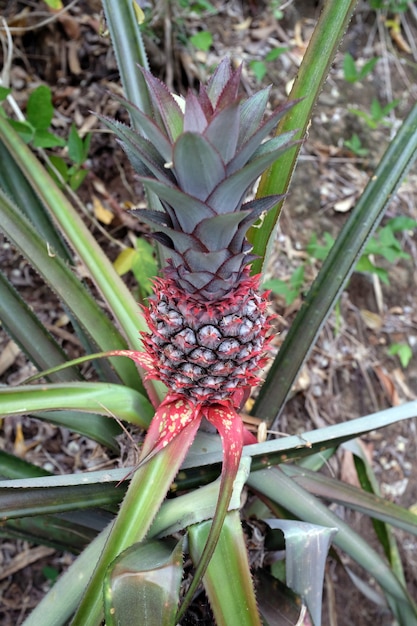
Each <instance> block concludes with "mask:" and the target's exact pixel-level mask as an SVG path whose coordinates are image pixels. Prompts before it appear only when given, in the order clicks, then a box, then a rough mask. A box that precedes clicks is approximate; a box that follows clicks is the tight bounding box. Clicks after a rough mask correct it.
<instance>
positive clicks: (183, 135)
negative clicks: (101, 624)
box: [103, 59, 294, 301]
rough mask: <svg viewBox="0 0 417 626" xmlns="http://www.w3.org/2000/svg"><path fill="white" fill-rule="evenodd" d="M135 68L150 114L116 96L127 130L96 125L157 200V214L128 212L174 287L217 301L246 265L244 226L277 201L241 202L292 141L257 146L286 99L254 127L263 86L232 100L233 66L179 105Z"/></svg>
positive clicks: (282, 138) (264, 98) (261, 110)
mask: <svg viewBox="0 0 417 626" xmlns="http://www.w3.org/2000/svg"><path fill="white" fill-rule="evenodd" d="M140 71H141V72H142V74H143V76H144V79H145V82H146V84H147V87H148V91H149V96H150V101H151V104H152V115H151V116H150V115H147V114H145V113H144V112H143V111H141V110H140V109H138V108H137V107H136V106H135V105H134V104H132V103H130V102H127V101H125V100H122V103H123V105H124V106H125V108H127V109H128V111H129V113H130V115H131V120H132V126H133V127H127V126H125V125H123V124H121V123H120V122H117V121H114V120H109V119H103V121H104V122H105V123H106V124H107V125H108V126H109V127H110V128H111V129H113V130H114V132H115V134H116V135H117V137H118V138H119V140H120V142H121V144H122V146H123V148H124V149H125V151H126V153H127V155H128V157H129V159H130V161H131V163H132V165H133V167H134V169H135V170H136V172H137V173H138V175H139V179H140V180H141V181H142V183H143V184H144V186H145V188H146V189H147V190H148V191H151V192H154V194H156V196H157V198H158V201H157V203H158V205H157V207H156V208H157V210H149V209H141V210H136V211H134V213H135V214H137V215H138V216H139V217H140V218H141V219H142V220H143V221H145V222H146V223H148V224H149V225H151V227H152V228H153V229H154V233H153V236H154V238H155V239H157V240H158V241H159V242H160V243H162V244H163V245H164V246H165V247H167V248H168V249H169V257H170V259H169V270H168V271H169V273H170V275H171V277H173V278H174V280H175V281H176V282H177V284H178V285H179V287H180V288H182V289H184V290H185V291H186V292H187V294H190V295H193V296H194V297H195V298H196V299H204V300H210V301H213V300H218V299H221V298H222V297H223V296H224V295H227V294H228V293H230V291H231V290H233V289H234V288H235V286H236V285H237V284H238V283H239V281H240V280H241V278H242V272H243V269H244V267H245V266H246V265H247V263H249V262H250V261H251V260H253V257H252V256H251V255H250V254H249V252H250V245H249V243H248V242H247V240H246V233H247V230H248V228H249V227H250V226H251V225H252V224H253V223H254V222H255V221H256V220H257V219H258V218H259V217H260V216H261V214H262V213H263V212H265V211H268V210H269V209H271V208H272V207H273V206H274V205H276V203H277V202H278V201H279V199H280V198H281V197H282V196H268V197H265V198H260V199H256V200H252V201H250V202H246V203H244V198H245V195H246V194H247V192H248V190H249V189H250V188H251V186H252V185H253V184H254V182H255V180H256V179H257V178H258V177H259V176H260V174H262V172H263V171H264V170H265V169H266V168H267V167H269V166H270V165H271V164H272V163H273V162H274V161H275V160H276V159H277V157H278V156H279V155H280V154H281V153H283V152H284V151H285V150H287V149H288V148H289V147H291V146H292V145H293V143H291V139H292V137H293V134H294V133H285V134H282V135H279V136H276V137H274V138H272V139H268V140H266V141H265V138H266V137H267V135H268V134H269V133H270V132H271V131H272V129H273V128H274V127H275V125H276V124H277V122H278V121H279V119H280V118H281V117H282V116H283V115H284V114H285V113H286V112H287V111H288V109H289V108H290V107H291V106H292V105H293V103H289V104H287V105H285V106H282V107H280V108H279V109H277V110H276V111H275V112H273V113H272V115H271V116H270V117H269V118H268V119H267V120H266V121H263V117H264V114H265V110H266V106H267V102H268V97H269V92H270V88H266V89H262V90H261V91H259V92H257V93H255V94H254V95H252V96H250V97H249V98H247V99H246V100H244V99H242V98H240V97H239V94H238V91H239V86H240V79H241V67H239V68H238V69H236V70H233V69H232V67H231V64H230V61H229V60H228V59H225V60H224V61H223V62H222V63H220V65H219V66H218V67H217V69H216V70H215V72H214V74H213V75H212V77H211V79H210V80H209V82H208V84H207V86H204V85H201V86H200V90H199V93H198V94H197V95H196V94H194V93H193V92H192V91H189V92H188V94H187V96H186V97H185V99H182V98H179V97H178V96H173V95H172V94H171V93H170V91H169V90H168V88H167V87H166V86H165V85H164V84H163V83H162V82H161V81H159V80H158V79H157V78H155V77H154V76H153V75H152V74H151V73H150V72H148V71H147V70H145V69H143V68H140ZM137 129H140V132H139V130H137ZM154 206H155V204H154Z"/></svg>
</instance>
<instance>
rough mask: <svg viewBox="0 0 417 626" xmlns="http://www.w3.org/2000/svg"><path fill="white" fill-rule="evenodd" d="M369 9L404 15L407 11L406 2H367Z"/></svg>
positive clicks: (397, 0) (374, 0) (387, 0)
mask: <svg viewBox="0 0 417 626" xmlns="http://www.w3.org/2000/svg"><path fill="white" fill-rule="evenodd" d="M369 4H370V7H371V9H375V11H388V12H389V13H404V11H406V10H407V9H408V5H409V2H408V0H369Z"/></svg>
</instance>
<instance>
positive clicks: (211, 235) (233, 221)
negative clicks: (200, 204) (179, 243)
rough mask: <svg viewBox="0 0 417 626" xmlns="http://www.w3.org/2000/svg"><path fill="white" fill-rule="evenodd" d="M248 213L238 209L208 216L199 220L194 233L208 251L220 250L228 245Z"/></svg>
mask: <svg viewBox="0 0 417 626" xmlns="http://www.w3.org/2000/svg"><path fill="white" fill-rule="evenodd" d="M250 213H251V212H250V211H239V212H238V213H224V214H223V215H216V216H215V217H209V218H207V219H205V220H203V221H201V222H200V224H199V225H198V226H197V228H196V229H195V232H194V234H195V236H196V237H197V239H198V240H199V241H201V243H202V244H203V245H204V246H206V248H207V249H208V250H209V251H212V250H222V249H223V248H227V247H228V245H229V243H230V241H231V240H232V239H233V237H234V236H235V235H236V232H237V230H240V228H239V226H240V225H241V223H242V222H243V221H244V220H245V218H246V217H248V216H249V215H250Z"/></svg>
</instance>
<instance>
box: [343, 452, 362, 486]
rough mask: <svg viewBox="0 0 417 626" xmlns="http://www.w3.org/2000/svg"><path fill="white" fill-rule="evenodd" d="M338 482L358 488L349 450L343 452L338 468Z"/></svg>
mask: <svg viewBox="0 0 417 626" xmlns="http://www.w3.org/2000/svg"><path fill="white" fill-rule="evenodd" d="M340 480H341V481H342V482H344V483H347V484H348V485H353V486H354V487H360V483H359V479H358V474H357V471H356V467H355V462H354V460H353V454H352V452H351V451H350V450H343V457H342V463H341V467H340Z"/></svg>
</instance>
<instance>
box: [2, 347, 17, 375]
mask: <svg viewBox="0 0 417 626" xmlns="http://www.w3.org/2000/svg"><path fill="white" fill-rule="evenodd" d="M19 352H20V348H19V346H18V345H17V344H16V343H15V342H14V341H9V342H8V343H7V344H6V347H5V348H4V349H3V350H2V352H1V354H0V376H1V375H2V374H4V372H5V371H6V370H8V369H9V367H11V366H12V365H13V363H14V362H15V360H16V357H17V355H18V354H19Z"/></svg>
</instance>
